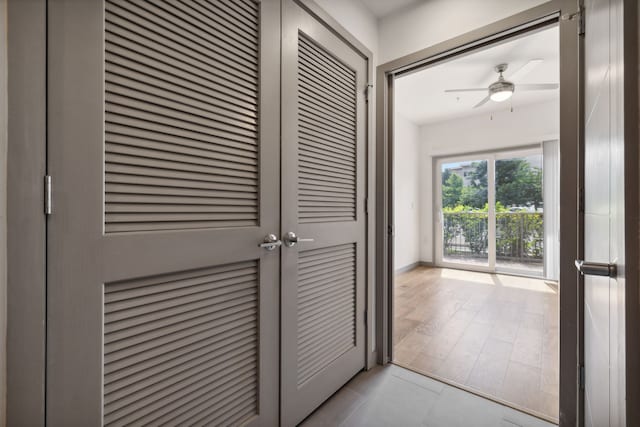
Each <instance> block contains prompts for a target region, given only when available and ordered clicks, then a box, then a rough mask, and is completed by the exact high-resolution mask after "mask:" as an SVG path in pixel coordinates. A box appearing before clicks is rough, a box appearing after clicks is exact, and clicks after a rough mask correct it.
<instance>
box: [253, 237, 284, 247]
mask: <svg viewBox="0 0 640 427" xmlns="http://www.w3.org/2000/svg"><path fill="white" fill-rule="evenodd" d="M280 246H282V241H280V239H278V236H276V235H275V234H269V235H268V236H266V237H265V238H264V241H263V242H262V243H260V244H259V245H258V247H259V248H265V249H266V250H268V251H272V250H274V249H275V248H278V247H280Z"/></svg>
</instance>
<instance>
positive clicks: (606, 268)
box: [575, 259, 618, 277]
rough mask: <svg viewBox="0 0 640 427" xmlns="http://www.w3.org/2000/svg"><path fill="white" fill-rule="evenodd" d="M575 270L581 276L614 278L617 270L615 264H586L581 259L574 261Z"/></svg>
mask: <svg viewBox="0 0 640 427" xmlns="http://www.w3.org/2000/svg"><path fill="white" fill-rule="evenodd" d="M575 264H576V268H577V269H578V271H579V272H580V274H581V275H583V276H584V275H585V274H586V275H589V276H608V277H616V274H617V273H618V268H617V266H616V265H615V264H606V263H601V262H586V261H583V260H581V259H577V260H576V261H575Z"/></svg>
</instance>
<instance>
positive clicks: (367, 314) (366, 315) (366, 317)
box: [364, 310, 369, 326]
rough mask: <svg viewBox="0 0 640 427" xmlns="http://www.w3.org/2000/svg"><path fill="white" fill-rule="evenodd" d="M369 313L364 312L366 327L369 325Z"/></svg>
mask: <svg viewBox="0 0 640 427" xmlns="http://www.w3.org/2000/svg"><path fill="white" fill-rule="evenodd" d="M368 322H369V312H368V311H367V310H365V311H364V326H367V325H368V324H369V323H368Z"/></svg>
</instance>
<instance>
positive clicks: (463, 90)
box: [445, 87, 488, 93]
mask: <svg viewBox="0 0 640 427" xmlns="http://www.w3.org/2000/svg"><path fill="white" fill-rule="evenodd" d="M487 90H488V89H487V88H486V87H482V88H480V87H477V88H472V89H445V92H447V93H454V92H482V91H485V92H486V91H487Z"/></svg>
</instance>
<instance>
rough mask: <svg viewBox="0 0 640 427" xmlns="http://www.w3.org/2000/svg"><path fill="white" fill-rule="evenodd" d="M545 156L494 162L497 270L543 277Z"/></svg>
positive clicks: (505, 159) (528, 156) (534, 155)
mask: <svg viewBox="0 0 640 427" xmlns="http://www.w3.org/2000/svg"><path fill="white" fill-rule="evenodd" d="M542 182H543V181H542V154H531V155H526V156H521V157H510V158H501V159H497V160H496V161H495V197H496V204H495V217H496V232H495V239H496V240H495V247H496V269H498V270H502V271H504V270H507V271H514V272H520V273H525V274H528V275H539V276H542V275H543V269H544V247H543V246H544V222H543V221H544V213H543V200H542V194H543V188H542V185H543V184H542Z"/></svg>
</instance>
